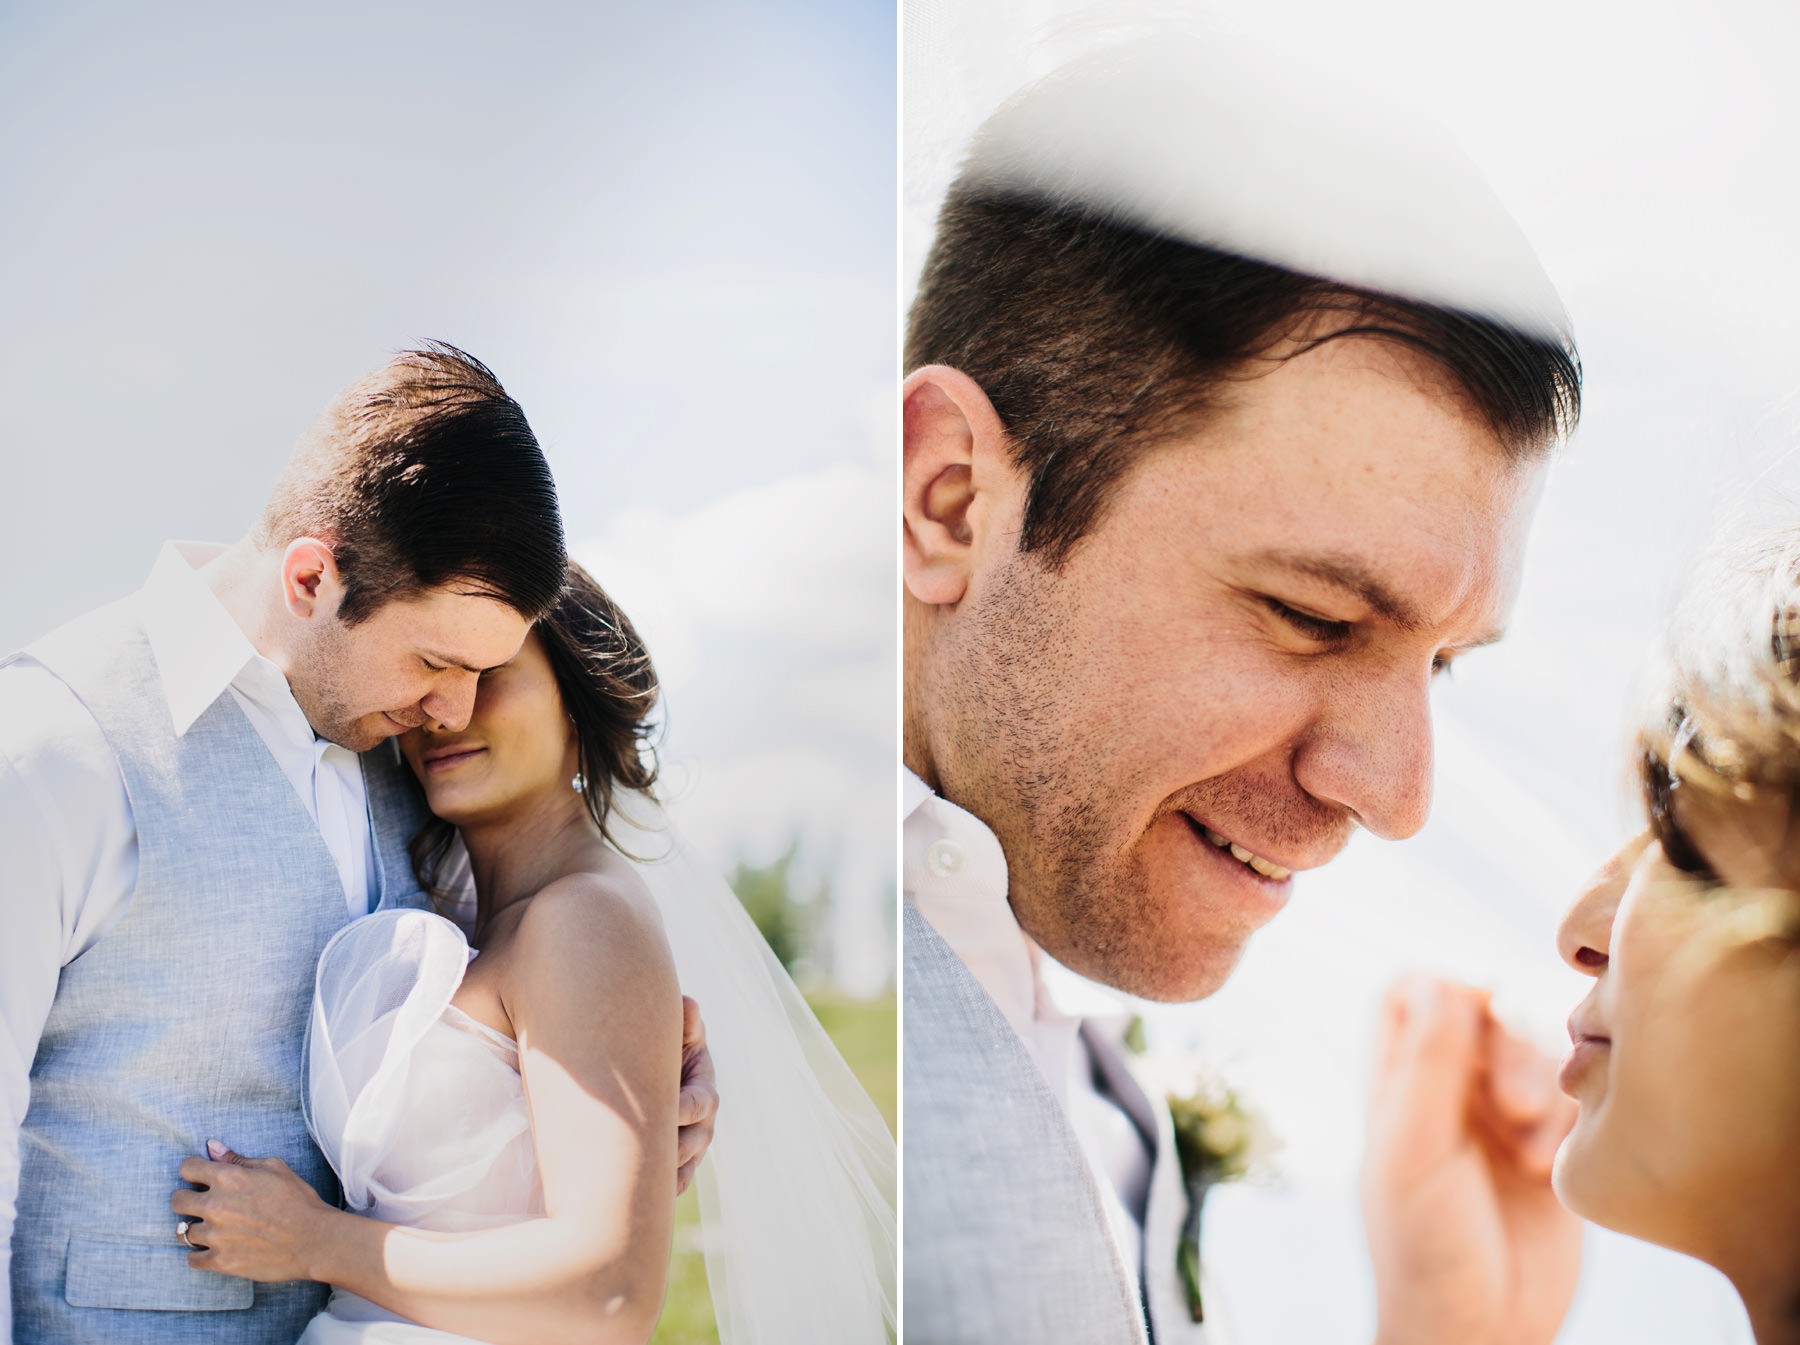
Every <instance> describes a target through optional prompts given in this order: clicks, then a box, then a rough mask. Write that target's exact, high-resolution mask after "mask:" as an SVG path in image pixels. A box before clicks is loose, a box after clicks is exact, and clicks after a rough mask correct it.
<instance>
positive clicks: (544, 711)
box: [400, 631, 576, 826]
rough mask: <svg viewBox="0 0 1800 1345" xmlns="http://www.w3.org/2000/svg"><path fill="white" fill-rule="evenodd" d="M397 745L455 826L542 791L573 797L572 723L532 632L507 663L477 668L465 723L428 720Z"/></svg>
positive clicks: (539, 796)
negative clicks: (452, 727) (447, 725)
mask: <svg viewBox="0 0 1800 1345" xmlns="http://www.w3.org/2000/svg"><path fill="white" fill-rule="evenodd" d="M400 751H401V754H402V755H403V756H404V757H405V758H406V763H407V765H409V766H411V767H412V770H413V774H414V775H416V776H418V778H419V782H420V783H421V784H423V785H424V787H425V798H426V801H427V802H428V803H430V805H431V811H432V812H434V813H436V814H437V815H438V816H439V817H441V818H443V819H444V820H445V821H446V822H453V823H455V824H456V825H458V826H466V825H469V824H471V823H478V822H481V821H483V820H485V819H487V818H489V817H491V816H494V815H496V814H499V813H505V812H510V811H511V810H512V809H514V808H516V807H518V806H519V805H520V804H526V805H529V804H531V803H533V802H535V801H537V800H540V799H542V798H545V797H554V798H562V797H563V796H567V797H568V798H574V797H576V796H575V794H574V792H573V791H572V790H571V789H570V788H569V782H570V780H571V778H572V777H573V776H574V774H575V761H576V752H575V729H574V725H572V724H571V723H570V722H569V717H568V715H567V714H566V713H565V712H564V711H563V704H562V696H561V694H560V693H559V692H558V691H557V687H556V677H555V675H554V674H553V673H552V672H551V670H550V660H549V659H548V658H547V657H546V656H545V654H544V647H543V645H542V644H541V643H539V640H538V636H537V633H536V632H535V631H533V632H532V633H531V634H530V635H527V636H526V637H525V643H524V645H523V646H521V648H520V649H519V652H518V654H517V655H516V656H515V657H514V658H513V659H512V661H511V662H509V663H503V664H501V665H500V666H499V667H497V668H490V669H488V670H487V671H486V672H484V673H482V675H481V684H480V686H479V688H478V689H477V691H476V693H475V710H474V713H473V714H472V715H471V716H470V718H469V724H468V727H467V728H465V729H463V730H461V731H460V732H455V733H452V732H448V731H446V730H445V729H444V727H443V726H442V725H441V724H437V723H428V724H426V725H425V726H424V727H423V728H417V729H413V730H412V731H410V732H408V733H406V734H404V735H402V737H401V739H400Z"/></svg>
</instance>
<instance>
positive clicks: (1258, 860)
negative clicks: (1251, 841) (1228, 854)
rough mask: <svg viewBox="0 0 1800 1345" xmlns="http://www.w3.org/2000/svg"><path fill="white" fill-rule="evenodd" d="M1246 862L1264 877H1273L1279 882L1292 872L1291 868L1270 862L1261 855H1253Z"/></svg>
mask: <svg viewBox="0 0 1800 1345" xmlns="http://www.w3.org/2000/svg"><path fill="white" fill-rule="evenodd" d="M1244 863H1246V864H1248V865H1249V866H1250V867H1251V868H1253V869H1255V870H1256V871H1257V872H1258V873H1260V874H1261V875H1262V876H1263V877H1265V878H1273V879H1274V880H1275V881H1276V882H1278V883H1279V882H1281V881H1282V880H1283V879H1285V878H1287V877H1288V875H1289V874H1290V873H1291V872H1292V870H1290V869H1284V868H1282V867H1281V865H1279V864H1271V863H1269V861H1268V860H1266V859H1264V858H1263V857H1262V856H1261V855H1251V856H1250V858H1248V859H1246V860H1245V861H1244Z"/></svg>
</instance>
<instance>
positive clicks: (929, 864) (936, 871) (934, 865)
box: [925, 841, 963, 878]
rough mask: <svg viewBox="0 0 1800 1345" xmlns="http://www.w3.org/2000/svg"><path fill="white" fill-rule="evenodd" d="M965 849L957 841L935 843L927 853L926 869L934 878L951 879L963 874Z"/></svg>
mask: <svg viewBox="0 0 1800 1345" xmlns="http://www.w3.org/2000/svg"><path fill="white" fill-rule="evenodd" d="M962 866H963V848H962V846H960V845H958V844H957V843H956V842H955V841H933V842H932V843H931V845H930V847H929V848H928V849H927V850H926V851H925V867H926V868H928V869H930V870H931V875H932V877H934V878H949V877H951V876H952V875H953V874H957V873H960V872H962Z"/></svg>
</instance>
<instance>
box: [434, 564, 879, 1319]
mask: <svg viewBox="0 0 1800 1345" xmlns="http://www.w3.org/2000/svg"><path fill="white" fill-rule="evenodd" d="M537 633H538V637H539V640H540V642H541V644H542V645H543V648H544V651H545V653H546V654H547V655H548V657H549V660H550V666H551V669H552V671H553V672H554V674H555V676H556V681H557V686H558V688H559V690H560V691H561V694H562V699H563V705H564V708H565V709H567V710H568V712H569V716H570V718H571V720H573V722H574V725H575V732H576V737H577V740H578V743H579V760H580V771H581V775H582V779H583V794H584V797H585V799H586V802H587V806H588V812H589V814H590V816H592V817H593V819H594V822H595V825H596V826H598V827H599V828H600V830H601V833H602V834H603V835H604V836H605V837H606V838H607V840H608V842H609V843H611V844H612V845H613V847H614V848H615V849H617V850H618V851H619V852H620V853H621V854H623V855H625V856H626V858H628V859H630V860H631V861H632V862H633V864H634V865H635V867H636V869H637V872H638V875H639V876H640V877H641V878H642V879H643V881H644V883H645V885H646V886H647V887H648V888H649V889H650V892H651V894H652V896H654V898H655V899H656V903H657V907H658V909H659V910H660V912H661V914H662V920H663V928H664V930H665V932H666V933H667V936H668V940H669V946H670V950H671V952H672V953H673V954H674V958H675V970H676V974H677V978H678V979H679V981H680V984H681V989H682V991H683V993H685V994H689V995H692V996H693V997H694V999H695V1000H696V1001H698V1003H699V1005H700V1011H701V1014H702V1016H703V1019H704V1021H705V1023H706V1034H707V1046H708V1049H709V1050H710V1051H711V1053H712V1058H713V1068H714V1070H715V1072H716V1074H717V1078H718V1085H719V1097H720V1105H719V1115H718V1120H717V1122H716V1126H715V1130H714V1135H713V1142H712V1147H711V1148H710V1149H709V1150H708V1151H707V1154H706V1157H705V1159H704V1160H703V1161H702V1162H701V1164H700V1167H699V1169H698V1170H697V1172H696V1175H695V1184H696V1186H697V1188H698V1193H699V1201H700V1213H701V1220H702V1234H703V1245H704V1251H705V1257H706V1277H707V1283H708V1286H709V1287H710V1289H711V1291H712V1300H713V1313H714V1316H715V1317H716V1319H717V1322H718V1328H719V1339H720V1341H721V1345H801V1343H802V1342H813V1341H817V1342H822V1343H823V1342H831V1345H839V1342H842V1343H843V1345H854V1343H856V1342H871V1343H872V1345H880V1343H881V1342H883V1341H885V1340H889V1339H893V1338H894V1337H895V1336H896V1335H897V1329H898V1328H897V1315H896V1301H897V1295H896V1288H895V1282H896V1267H895V1252H896V1238H895V1226H894V1209H895V1192H896V1180H895V1145H894V1140H893V1137H892V1136H891V1135H890V1134H889V1133H888V1129H887V1125H886V1123H885V1122H884V1121H883V1120H882V1117H881V1113H880V1112H879V1111H878V1110H877V1109H876V1107H875V1104H874V1103H873V1102H871V1101H870V1100H869V1096H868V1094H867V1093H865V1092H864V1091H863V1088H862V1086H861V1084H859V1083H858V1082H857V1081H856V1076H855V1075H854V1074H852V1073H851V1071H850V1067H849V1066H848V1065H847V1064H845V1063H844V1059H843V1057H842V1056H841V1055H839V1054H838V1051H837V1048H836V1047H835V1046H833V1045H832V1043H831V1039H830V1038H829V1037H828V1036H827V1035H826V1033H825V1030H824V1029H823V1028H822V1027H821V1026H820V1025H819V1021H818V1019H817V1018H816V1017H814V1015H813V1012H812V1010H811V1009H810V1008H809V1007H808V1006H807V1004H806V1001H805V1000H804V999H803V998H802V997H801V995H800V992H799V990H798V989H797V988H796V987H795V985H794V983H793V981H792V979H791V978H790V977H789V976H788V974H787V971H786V970H785V969H784V968H783V967H782V965H781V963H780V961H779V960H778V959H777V958H776V956H775V954H774V953H773V952H772V951H770V949H769V946H768V944H767V943H766V942H765V941H764V940H763V937H762V935H761V934H760V933H759V932H758V931H757V929H756V926H755V924H754V923H753V922H752V921H751V919H750V917H749V916H748V915H747V914H746V913H745V911H744V908H743V906H742V904H741V903H740V902H739V901H738V899H737V897H736V895H735V894H734V893H733V892H732V891H731V888H730V887H729V886H728V885H727V884H726V882H725V880H724V878H723V877H722V876H720V875H719V874H716V873H714V872H712V871H711V870H710V869H708V868H706V867H705V866H704V865H703V864H701V863H699V862H698V861H696V860H694V859H693V858H692V857H691V856H689V855H687V854H686V853H685V852H684V851H683V850H682V849H681V847H680V845H679V844H678V842H677V841H676V840H675V838H674V837H673V835H672V833H671V832H670V829H669V827H668V823H667V819H666V818H665V817H664V816H663V814H662V811H661V808H660V806H659V805H658V803H657V801H656V799H655V796H654V795H653V793H652V792H651V786H652V785H653V784H654V782H655V780H656V762H655V756H654V745H653V735H654V727H653V725H652V724H651V723H650V722H649V720H648V716H649V714H650V711H651V709H652V708H653V707H654V705H655V702H656V699H657V695H658V690H659V688H658V683H657V679H656V673H655V670H654V668H653V667H652V665H651V662H650V657H649V654H648V652H647V651H646V650H645V648H644V645H643V642H642V640H641V639H640V638H639V637H638V634H637V632H636V630H634V629H633V628H632V625H631V623H630V621H629V620H628V619H627V618H626V616H625V614H624V612H622V611H621V610H620V609H619V607H618V605H617V604H616V603H614V602H613V601H612V599H611V598H609V597H608V596H607V595H606V593H605V591H604V590H603V589H602V588H601V587H600V585H599V584H597V583H596V582H595V581H594V580H593V578H592V577H591V576H590V575H589V574H588V573H587V572H586V571H585V570H583V569H582V568H581V567H580V566H579V565H577V564H575V563H574V562H573V561H571V562H569V569H568V582H567V584H566V585H565V588H564V591H563V595H562V597H561V598H560V599H559V600H558V601H557V603H556V606H555V607H554V608H552V610H551V611H550V612H549V613H548V614H547V615H546V616H545V617H544V618H543V619H542V620H541V621H540V622H539V624H538V626H537ZM621 824H624V826H625V827H628V828H629V829H630V831H631V832H632V833H635V834H632V835H629V836H625V835H622V834H621V830H622V828H621ZM437 826H438V827H441V828H442V829H441V830H437V829H434V828H433V827H427V828H426V829H425V831H422V832H421V833H420V835H419V837H418V838H416V839H415V841H414V843H413V846H412V854H413V863H414V866H415V868H416V869H417V870H418V876H419V879H420V882H421V883H422V884H423V885H424V886H425V888H426V890H427V891H429V892H430V893H431V894H432V895H433V897H434V899H436V900H438V901H440V902H444V901H446V900H448V899H450V898H451V897H452V894H453V893H454V891H455V888H456V887H457V885H458V884H457V875H456V872H455V871H456V870H457V869H458V868H459V867H460V864H459V861H464V854H463V851H462V847H461V845H460V844H459V843H458V842H457V838H456V835H455V832H454V829H453V828H450V827H449V826H448V824H437ZM640 838H641V839H640ZM626 840H629V842H630V844H629V845H626V844H623V843H622V842H624V841H626ZM464 862H466V861H464Z"/></svg>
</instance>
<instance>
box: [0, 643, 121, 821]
mask: <svg viewBox="0 0 1800 1345" xmlns="http://www.w3.org/2000/svg"><path fill="white" fill-rule="evenodd" d="M0 774H4V775H5V776H7V777H10V779H7V780H0V807H8V808H10V807H25V806H27V805H29V807H30V808H31V809H32V810H34V811H36V812H37V813H39V814H41V815H42V817H43V820H44V821H45V822H48V823H51V824H53V826H54V829H55V830H56V831H57V833H58V834H62V833H64V832H68V833H69V834H85V832H87V831H88V830H91V829H92V827H93V826H95V825H99V826H104V825H105V823H106V820H107V819H110V818H111V817H112V815H113V814H114V813H115V812H116V811H117V806H118V801H119V798H120V796H121V795H122V794H123V791H124V781H123V779H122V778H121V776H120V774H119V764H118V761H117V759H116V758H115V757H114V756H113V753H112V748H111V747H109V746H108V745H107V741H106V737H105V735H104V734H102V733H101V731H100V726H99V725H98V724H96V723H95V722H94V717H93V716H92V715H91V714H89V713H88V710H87V707H86V706H84V705H83V704H82V703H81V701H80V699H79V698H78V697H77V696H76V695H75V693H74V692H73V691H72V690H70V689H69V687H68V685H67V684H66V683H64V682H63V681H62V680H61V679H60V678H58V677H57V676H56V675H55V674H54V673H52V672H51V671H50V670H49V669H48V668H46V667H44V666H43V665H42V664H40V663H36V662H31V661H27V660H18V661H15V662H12V663H8V664H6V665H4V666H0ZM89 814H92V816H91V817H90V816H89Z"/></svg>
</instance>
